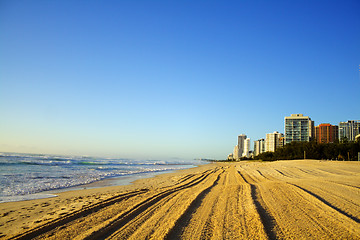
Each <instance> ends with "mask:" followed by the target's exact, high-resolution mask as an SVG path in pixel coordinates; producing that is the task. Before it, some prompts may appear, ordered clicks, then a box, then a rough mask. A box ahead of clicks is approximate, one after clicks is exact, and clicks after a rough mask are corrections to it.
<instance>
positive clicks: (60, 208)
mask: <svg viewBox="0 0 360 240" xmlns="http://www.w3.org/2000/svg"><path fill="white" fill-rule="evenodd" d="M0 216H1V220H0V232H1V233H0V235H1V237H2V239H359V238H360V162H332V161H317V160H297V161H294V160H293V161H277V162H268V163H263V162H236V163H213V164H207V165H203V166H200V167H197V168H193V169H186V170H181V171H177V172H175V173H170V174H163V175H159V176H156V177H154V178H150V179H142V180H138V181H136V182H135V183H134V184H132V185H128V186H118V187H108V188H98V189H89V190H81V191H71V192H65V193H61V194H59V197H57V198H52V199H39V200H31V201H23V202H16V203H2V204H0Z"/></svg>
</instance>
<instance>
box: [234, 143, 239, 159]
mask: <svg viewBox="0 0 360 240" xmlns="http://www.w3.org/2000/svg"><path fill="white" fill-rule="evenodd" d="M233 158H234V159H235V160H239V159H240V158H241V155H240V154H239V145H236V146H235V147H234V153H233Z"/></svg>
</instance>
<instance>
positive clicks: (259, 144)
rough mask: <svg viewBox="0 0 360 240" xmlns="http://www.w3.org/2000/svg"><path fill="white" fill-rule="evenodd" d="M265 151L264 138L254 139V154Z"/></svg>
mask: <svg viewBox="0 0 360 240" xmlns="http://www.w3.org/2000/svg"><path fill="white" fill-rule="evenodd" d="M264 152H265V139H263V138H261V139H259V140H256V141H254V156H257V155H259V154H261V153H264Z"/></svg>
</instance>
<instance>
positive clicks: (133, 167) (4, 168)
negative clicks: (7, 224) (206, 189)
mask: <svg viewBox="0 0 360 240" xmlns="http://www.w3.org/2000/svg"><path fill="white" fill-rule="evenodd" d="M200 164H204V163H203V162H201V161H199V160H171V161H160V160H131V159H115V158H93V157H77V156H59V155H56V156H55V155H44V154H41V155H40V154H19V153H0V202H9V201H18V200H28V199H34V198H43V197H51V196H53V195H51V194H47V193H46V191H49V190H55V189H65V188H71V187H75V186H81V185H85V184H90V183H94V182H96V181H100V180H103V179H109V178H122V177H123V178H125V177H131V176H136V177H138V178H139V177H141V176H142V175H144V176H146V175H148V174H149V173H155V172H156V173H162V172H167V171H173V170H180V169H185V168H191V167H194V166H196V165H200Z"/></svg>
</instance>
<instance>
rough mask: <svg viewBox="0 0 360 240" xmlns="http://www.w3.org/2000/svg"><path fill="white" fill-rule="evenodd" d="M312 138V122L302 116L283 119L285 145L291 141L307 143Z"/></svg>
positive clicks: (295, 115) (297, 115) (294, 115)
mask: <svg viewBox="0 0 360 240" xmlns="http://www.w3.org/2000/svg"><path fill="white" fill-rule="evenodd" d="M313 137H314V121H311V118H310V117H307V116H304V115H303V114H291V116H290V117H285V144H288V143H291V142H293V141H299V142H309V141H310V140H311V139H312V138H313Z"/></svg>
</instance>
